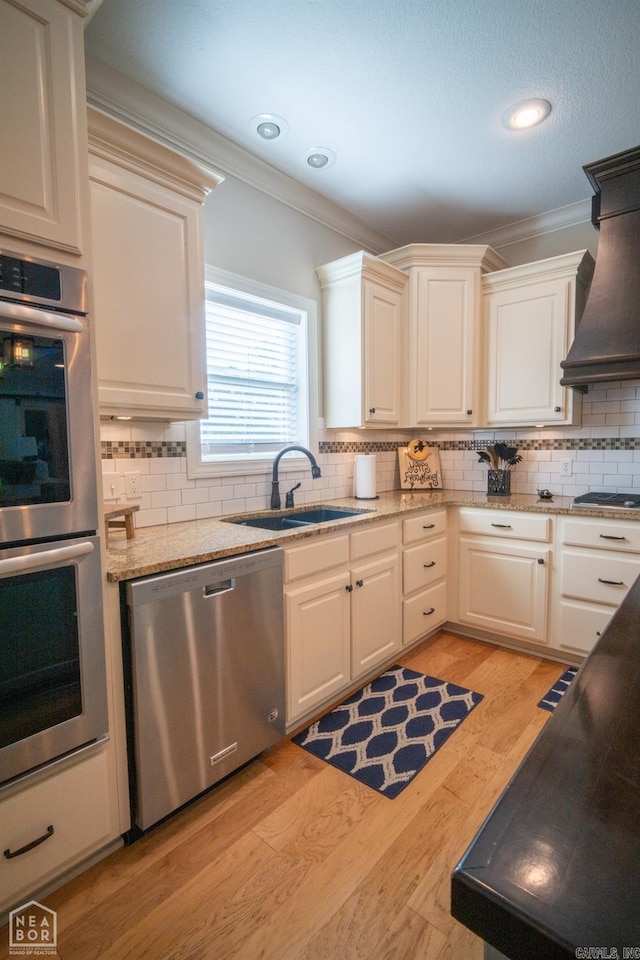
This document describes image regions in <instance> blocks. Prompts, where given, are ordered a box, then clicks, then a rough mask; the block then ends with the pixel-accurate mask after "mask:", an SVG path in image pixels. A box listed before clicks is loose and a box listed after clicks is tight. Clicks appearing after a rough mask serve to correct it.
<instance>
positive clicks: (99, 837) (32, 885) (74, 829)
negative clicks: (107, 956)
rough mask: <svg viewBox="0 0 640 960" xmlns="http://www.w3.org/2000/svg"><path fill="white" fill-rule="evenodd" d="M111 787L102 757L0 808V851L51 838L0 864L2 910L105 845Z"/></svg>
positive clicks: (40, 783) (43, 784) (78, 766)
mask: <svg viewBox="0 0 640 960" xmlns="http://www.w3.org/2000/svg"><path fill="white" fill-rule="evenodd" d="M108 798H109V786H108V779H107V760H106V756H105V754H104V753H99V754H96V755H95V756H93V757H91V758H89V759H88V760H84V761H81V762H79V763H77V764H75V765H74V766H72V767H68V768H67V769H66V770H64V771H62V772H61V773H59V774H57V775H54V776H52V777H49V778H48V779H47V780H42V781H40V782H39V783H37V784H35V786H33V787H28V788H27V789H25V790H23V791H22V792H20V793H16V794H14V795H13V796H11V797H9V798H8V799H7V800H5V801H4V802H3V803H2V804H1V805H0V823H1V824H2V826H1V827H0V848H1V849H2V850H11V851H12V852H15V851H16V850H19V849H20V848H21V847H24V846H26V845H27V844H29V843H31V842H32V841H33V840H36V839H37V838H38V837H42V836H44V835H46V833H47V830H48V829H49V828H50V827H53V833H51V836H49V837H48V838H47V839H46V840H45V841H44V842H43V843H41V844H40V845H39V846H37V847H34V848H33V849H32V850H29V851H28V852H27V853H24V854H21V855H19V856H17V857H15V858H11V859H7V858H6V857H2V859H1V860H0V890H1V891H2V893H1V894H0V909H1V908H4V907H8V906H13V905H14V904H15V903H16V902H17V901H18V900H19V898H20V897H21V895H23V894H25V893H29V892H30V891H32V890H35V889H36V888H37V887H38V885H39V884H41V883H44V882H46V881H47V880H48V879H50V878H53V877H54V876H56V875H57V874H59V873H62V872H63V871H64V870H65V869H67V868H68V867H70V866H71V865H72V863H74V862H76V863H77V862H78V861H79V860H81V859H82V858H83V857H84V856H88V855H89V853H91V852H92V851H94V850H97V849H98V848H99V847H100V846H103V845H104V844H106V843H107V842H108V841H109V840H110V839H111V837H110V835H109V822H110V818H109V800H108Z"/></svg>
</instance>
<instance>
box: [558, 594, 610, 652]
mask: <svg viewBox="0 0 640 960" xmlns="http://www.w3.org/2000/svg"><path fill="white" fill-rule="evenodd" d="M614 613H615V610H614V609H612V608H611V607H605V606H601V605H600V604H597V603H581V602H580V601H579V600H561V601H560V616H559V631H560V632H559V636H558V637H557V640H556V644H555V645H556V646H557V647H558V648H559V649H560V650H568V651H572V650H575V651H576V653H581V654H586V653H589V652H590V651H591V650H592V649H593V647H594V646H595V644H596V643H597V642H598V640H599V639H600V636H601V634H603V633H604V631H605V629H606V628H607V625H608V624H609V621H610V620H611V617H612V616H613V614H614Z"/></svg>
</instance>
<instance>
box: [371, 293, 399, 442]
mask: <svg viewBox="0 0 640 960" xmlns="http://www.w3.org/2000/svg"><path fill="white" fill-rule="evenodd" d="M364 298H365V388H364V398H363V400H364V420H365V422H367V423H399V422H400V361H401V357H400V351H401V344H402V328H401V324H402V297H401V295H400V294H398V293H395V292H394V291H392V290H387V289H385V288H384V287H381V286H378V285H377V284H373V283H370V282H365V285H364Z"/></svg>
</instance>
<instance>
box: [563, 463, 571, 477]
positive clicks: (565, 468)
mask: <svg viewBox="0 0 640 960" xmlns="http://www.w3.org/2000/svg"><path fill="white" fill-rule="evenodd" d="M572 473H573V460H563V461H562V464H561V467H560V475H561V476H562V477H570V476H571V474H572Z"/></svg>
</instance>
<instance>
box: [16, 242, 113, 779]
mask: <svg viewBox="0 0 640 960" xmlns="http://www.w3.org/2000/svg"><path fill="white" fill-rule="evenodd" d="M91 397H92V392H91V351H90V344H89V328H88V317H87V289H86V274H85V273H84V271H82V270H79V269H76V268H73V267H68V266H65V265H60V264H55V263H51V262H48V261H42V260H35V259H33V258H30V257H25V256H21V255H20V254H18V253H14V252H11V251H5V250H0V789H2V788H3V787H5V786H6V785H7V784H9V783H14V782H15V781H16V778H22V777H23V776H25V775H28V774H31V773H32V772H33V771H35V770H37V769H38V768H40V767H42V766H43V765H45V764H50V763H51V762H52V761H55V760H57V759H59V758H61V757H63V756H65V755H67V754H70V753H72V752H74V751H76V750H79V749H80V748H83V747H85V746H86V745H88V744H91V743H92V742H96V741H99V740H101V739H102V738H103V737H105V736H106V732H107V706H106V680H105V660H104V636H103V621H102V580H101V565H100V547H99V539H98V537H97V535H96V534H97V530H98V523H99V519H98V502H97V496H96V483H97V479H96V461H95V431H94V418H93V409H92V400H91Z"/></svg>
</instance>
